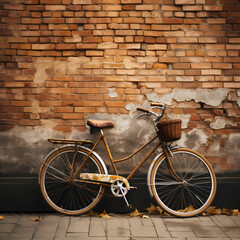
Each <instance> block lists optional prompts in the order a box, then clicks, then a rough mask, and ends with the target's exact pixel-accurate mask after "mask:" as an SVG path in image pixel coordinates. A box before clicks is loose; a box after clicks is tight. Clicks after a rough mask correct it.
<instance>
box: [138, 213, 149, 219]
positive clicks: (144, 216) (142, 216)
mask: <svg viewBox="0 0 240 240" xmlns="http://www.w3.org/2000/svg"><path fill="white" fill-rule="evenodd" d="M140 218H143V219H149V218H150V217H149V216H147V215H144V214H143V215H141V216H140Z"/></svg>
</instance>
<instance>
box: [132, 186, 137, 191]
mask: <svg viewBox="0 0 240 240" xmlns="http://www.w3.org/2000/svg"><path fill="white" fill-rule="evenodd" d="M130 189H133V190H138V187H137V186H133V187H132V186H131V187H130Z"/></svg>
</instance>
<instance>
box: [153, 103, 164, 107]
mask: <svg viewBox="0 0 240 240" xmlns="http://www.w3.org/2000/svg"><path fill="white" fill-rule="evenodd" d="M151 106H152V107H154V106H157V107H165V104H163V103H151Z"/></svg>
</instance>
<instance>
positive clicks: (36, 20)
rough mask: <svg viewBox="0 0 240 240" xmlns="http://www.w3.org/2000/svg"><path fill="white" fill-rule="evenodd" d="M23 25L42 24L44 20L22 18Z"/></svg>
mask: <svg viewBox="0 0 240 240" xmlns="http://www.w3.org/2000/svg"><path fill="white" fill-rule="evenodd" d="M21 23H22V24H41V23H42V19H41V18H22V19H21Z"/></svg>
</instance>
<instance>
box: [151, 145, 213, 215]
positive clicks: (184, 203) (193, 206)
mask: <svg viewBox="0 0 240 240" xmlns="http://www.w3.org/2000/svg"><path fill="white" fill-rule="evenodd" d="M172 154H173V156H172V157H171V163H172V165H173V169H174V170H175V172H176V173H177V175H178V176H179V177H180V178H181V179H182V180H184V182H183V183H180V182H179V181H177V180H176V178H174V177H173V176H172V175H171V173H170V172H169V169H168V166H167V160H166V156H165V155H164V154H163V155H161V156H160V157H159V158H158V159H157V160H156V161H155V162H154V164H153V167H152V171H151V172H150V189H151V192H152V194H153V196H154V198H155V200H156V202H157V204H158V205H159V206H160V207H161V208H162V210H164V211H165V212H167V213H169V214H171V215H174V216H177V217H193V216H197V215H199V214H200V213H202V212H203V211H205V210H206V209H207V207H208V206H209V205H210V204H211V202H212V201H213V199H214V196H215V193H216V188H217V182H216V176H215V174H214V171H213V169H212V167H211V165H210V164H209V162H208V161H207V160H206V159H205V158H204V157H203V156H202V155H200V154H199V153H197V152H195V151H193V150H190V149H185V148H179V149H174V150H172Z"/></svg>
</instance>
